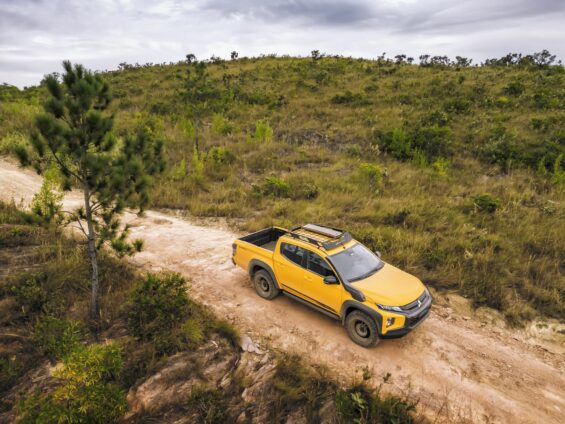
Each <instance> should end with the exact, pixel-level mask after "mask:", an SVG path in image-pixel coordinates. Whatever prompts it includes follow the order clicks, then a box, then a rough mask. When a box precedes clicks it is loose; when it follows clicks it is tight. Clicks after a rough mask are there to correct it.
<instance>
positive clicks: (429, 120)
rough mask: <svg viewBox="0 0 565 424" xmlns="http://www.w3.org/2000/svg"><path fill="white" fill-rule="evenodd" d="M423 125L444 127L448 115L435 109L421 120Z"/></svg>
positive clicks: (447, 120)
mask: <svg viewBox="0 0 565 424" xmlns="http://www.w3.org/2000/svg"><path fill="white" fill-rule="evenodd" d="M421 122H422V125H424V126H438V127H445V126H446V125H447V124H448V123H449V115H448V114H447V113H445V112H444V111H442V110H435V111H433V112H431V113H429V114H427V115H424V117H423V118H422V120H421Z"/></svg>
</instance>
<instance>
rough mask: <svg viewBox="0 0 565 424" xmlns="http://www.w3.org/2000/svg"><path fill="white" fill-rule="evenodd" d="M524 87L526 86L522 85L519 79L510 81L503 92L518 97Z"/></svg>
mask: <svg viewBox="0 0 565 424" xmlns="http://www.w3.org/2000/svg"><path fill="white" fill-rule="evenodd" d="M525 88H526V87H525V86H524V84H522V83H521V82H519V81H510V82H509V83H508V84H506V86H505V87H504V93H506V94H507V95H509V96H514V97H519V96H520V95H522V93H523V92H524V90H525Z"/></svg>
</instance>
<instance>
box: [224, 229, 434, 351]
mask: <svg viewBox="0 0 565 424" xmlns="http://www.w3.org/2000/svg"><path fill="white" fill-rule="evenodd" d="M232 260H233V262H234V264H236V265H238V266H240V267H242V268H243V269H245V270H246V271H247V272H248V273H249V275H250V277H251V280H252V282H253V285H254V288H255V290H256V291H257V293H258V294H259V296H261V297H263V298H265V299H269V300H270V299H273V298H275V297H276V296H278V295H279V294H280V293H283V294H284V295H286V296H288V297H291V298H293V299H295V300H297V301H299V302H302V303H304V304H306V305H308V306H310V307H312V308H313V309H315V310H317V311H319V312H321V313H324V314H326V315H328V316H330V317H332V318H335V319H339V320H340V321H341V322H342V323H343V325H344V326H345V327H346V329H347V332H348V334H349V336H350V337H351V339H352V340H353V341H354V342H355V343H357V344H359V345H361V346H364V347H371V346H374V345H376V344H377V343H378V342H379V340H380V339H381V338H391V337H399V336H402V335H404V334H406V333H408V332H409V331H411V330H412V329H414V328H415V327H417V326H418V325H419V324H421V323H422V321H423V320H424V319H425V318H426V317H427V316H428V314H429V311H430V309H431V304H432V297H431V295H430V293H429V291H428V290H427V288H426V287H425V286H424V285H423V283H422V282H421V281H420V280H419V279H418V278H416V277H414V276H412V275H410V274H408V273H406V272H404V271H402V270H400V269H398V268H396V267H394V266H392V265H390V264H388V263H386V262H384V261H383V260H382V259H381V258H380V254H379V253H375V252H371V251H370V250H369V249H368V248H367V247H365V246H364V245H363V244H362V243H360V242H358V241H356V240H354V239H353V238H352V237H351V235H350V234H349V233H348V232H346V231H343V230H340V229H336V228H330V227H325V226H321V225H316V224H306V225H303V226H300V227H296V228H293V229H291V230H287V229H284V228H280V227H271V228H267V229H264V230H261V231H257V232H255V233H252V234H249V235H247V236H245V237H242V238H240V239H238V240H236V241H235V242H234V244H233V256H232Z"/></svg>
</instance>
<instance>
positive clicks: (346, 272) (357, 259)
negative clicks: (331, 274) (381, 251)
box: [329, 244, 384, 282]
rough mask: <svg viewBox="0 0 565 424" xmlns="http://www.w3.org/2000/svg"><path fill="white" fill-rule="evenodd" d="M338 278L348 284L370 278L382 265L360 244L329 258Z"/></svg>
mask: <svg viewBox="0 0 565 424" xmlns="http://www.w3.org/2000/svg"><path fill="white" fill-rule="evenodd" d="M329 259H330V260H331V262H332V264H333V266H334V267H335V268H336V270H337V272H339V274H340V276H341V277H342V278H344V279H345V280H347V281H349V282H353V281H357V280H362V279H364V278H367V277H370V276H371V275H373V274H374V273H375V272H377V271H378V270H379V269H381V268H382V267H383V265H384V263H383V261H381V260H380V259H379V258H378V257H377V255H375V254H374V253H373V252H371V251H370V250H369V249H367V248H366V247H365V246H363V245H362V244H356V245H355V246H352V247H350V248H349V249H346V250H344V251H343V252H339V253H336V254H335V255H331V256H329Z"/></svg>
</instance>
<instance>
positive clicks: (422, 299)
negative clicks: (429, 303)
mask: <svg viewBox="0 0 565 424" xmlns="http://www.w3.org/2000/svg"><path fill="white" fill-rule="evenodd" d="M428 296H429V295H428V291H427V290H424V293H422V294H421V295H420V297H419V298H418V299H416V300H415V301H414V302H412V303H409V304H408V305H404V306H401V307H400V308H401V309H402V310H403V311H404V312H410V311H413V310H415V309H418V308H419V307H420V306H422V305H423V304H424V302H425V301H426V300H427V299H428Z"/></svg>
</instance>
